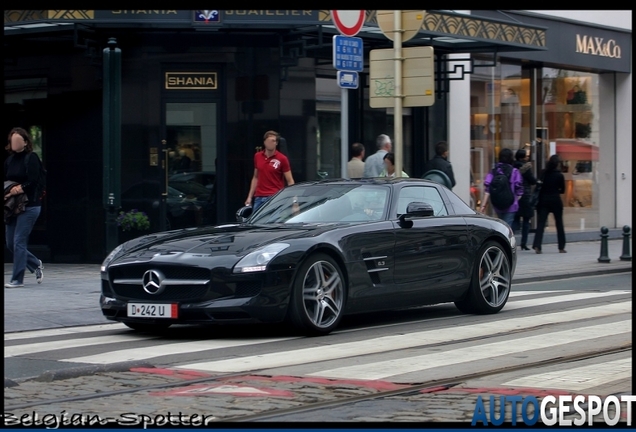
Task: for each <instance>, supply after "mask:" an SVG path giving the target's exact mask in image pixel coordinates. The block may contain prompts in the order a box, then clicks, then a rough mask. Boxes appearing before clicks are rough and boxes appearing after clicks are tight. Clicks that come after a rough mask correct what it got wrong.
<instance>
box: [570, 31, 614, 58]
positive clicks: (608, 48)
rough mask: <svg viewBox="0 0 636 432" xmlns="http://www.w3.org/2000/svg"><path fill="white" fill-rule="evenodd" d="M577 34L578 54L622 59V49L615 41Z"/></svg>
mask: <svg viewBox="0 0 636 432" xmlns="http://www.w3.org/2000/svg"><path fill="white" fill-rule="evenodd" d="M604 40H605V39H604V38H599V37H592V36H587V35H583V36H581V35H580V34H578V33H577V34H576V52H577V53H582V54H589V55H595V56H600V57H610V58H621V47H620V46H619V45H618V44H617V43H616V41H615V40H614V39H610V40H608V41H607V42H604Z"/></svg>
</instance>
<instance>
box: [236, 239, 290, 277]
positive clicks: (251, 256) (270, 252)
mask: <svg viewBox="0 0 636 432" xmlns="http://www.w3.org/2000/svg"><path fill="white" fill-rule="evenodd" d="M288 247H289V244H287V243H272V244H270V245H267V246H265V247H263V248H260V249H258V250H255V251H254V252H250V253H248V254H247V255H245V256H244V257H243V258H242V259H241V260H240V261H239V262H238V263H237V264H236V265H235V266H234V273H251V272H259V271H265V270H266V269H267V264H268V263H269V262H270V261H271V260H272V259H273V258H274V257H275V256H276V255H278V254H279V253H281V252H282V251H283V250H285V249H287V248H288Z"/></svg>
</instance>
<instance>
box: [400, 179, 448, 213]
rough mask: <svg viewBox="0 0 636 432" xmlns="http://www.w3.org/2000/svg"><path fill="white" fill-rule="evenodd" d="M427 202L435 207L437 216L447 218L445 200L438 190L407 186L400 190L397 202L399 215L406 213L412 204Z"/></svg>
mask: <svg viewBox="0 0 636 432" xmlns="http://www.w3.org/2000/svg"><path fill="white" fill-rule="evenodd" d="M414 201H417V202H425V203H428V204H430V205H431V206H433V211H434V212H435V216H447V215H448V211H447V210H446V206H445V205H444V200H443V199H442V196H441V195H440V194H439V192H438V191H437V189H436V188H434V187H432V186H406V187H403V188H402V189H400V194H399V196H398V201H397V214H398V215H401V214H404V213H406V207H407V206H408V205H409V203H411V202H414Z"/></svg>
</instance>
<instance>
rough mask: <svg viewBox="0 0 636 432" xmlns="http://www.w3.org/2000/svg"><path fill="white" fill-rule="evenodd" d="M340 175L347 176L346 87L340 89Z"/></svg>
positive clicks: (347, 126) (347, 116)
mask: <svg viewBox="0 0 636 432" xmlns="http://www.w3.org/2000/svg"><path fill="white" fill-rule="evenodd" d="M340 101H341V102H340V109H341V112H340V177H342V178H348V177H349V173H348V172H347V162H348V161H349V93H348V90H347V89H346V88H342V89H340Z"/></svg>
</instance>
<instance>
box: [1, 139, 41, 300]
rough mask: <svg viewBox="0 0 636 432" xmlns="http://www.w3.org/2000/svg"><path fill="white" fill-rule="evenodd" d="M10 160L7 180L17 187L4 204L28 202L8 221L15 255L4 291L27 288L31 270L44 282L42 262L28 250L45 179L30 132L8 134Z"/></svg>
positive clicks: (10, 245) (6, 164)
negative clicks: (27, 273)
mask: <svg viewBox="0 0 636 432" xmlns="http://www.w3.org/2000/svg"><path fill="white" fill-rule="evenodd" d="M5 149H6V150H8V151H9V157H8V158H7V159H6V160H5V162H4V180H5V182H6V181H12V182H15V183H16V184H15V185H14V186H13V187H11V188H10V189H9V191H6V192H5V196H4V199H5V202H6V200H8V199H10V198H11V197H15V196H17V195H20V194H24V195H26V198H27V199H28V201H27V202H26V204H25V208H24V211H22V212H20V213H18V214H15V215H13V216H12V217H10V218H9V219H8V220H7V221H6V222H5V239H6V243H7V248H8V249H9V251H10V252H11V253H12V254H13V273H12V275H11V281H10V282H8V283H6V284H5V285H4V286H5V288H19V287H23V286H24V273H25V270H26V269H29V271H30V272H31V273H35V279H36V280H37V282H38V283H42V278H43V272H42V269H43V268H44V266H43V265H42V261H41V260H39V259H38V258H37V257H36V256H35V255H33V254H32V253H31V252H29V250H28V249H27V245H28V242H29V235H30V234H31V230H33V226H34V225H35V221H36V220H37V219H38V216H40V210H41V208H42V191H43V180H41V179H40V176H41V173H42V161H40V158H39V157H38V155H37V154H36V153H34V152H33V143H32V141H31V137H30V136H29V134H28V132H27V131H26V130H24V129H22V128H13V129H12V130H11V132H10V133H9V143H8V144H7V146H6V147H5Z"/></svg>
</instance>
